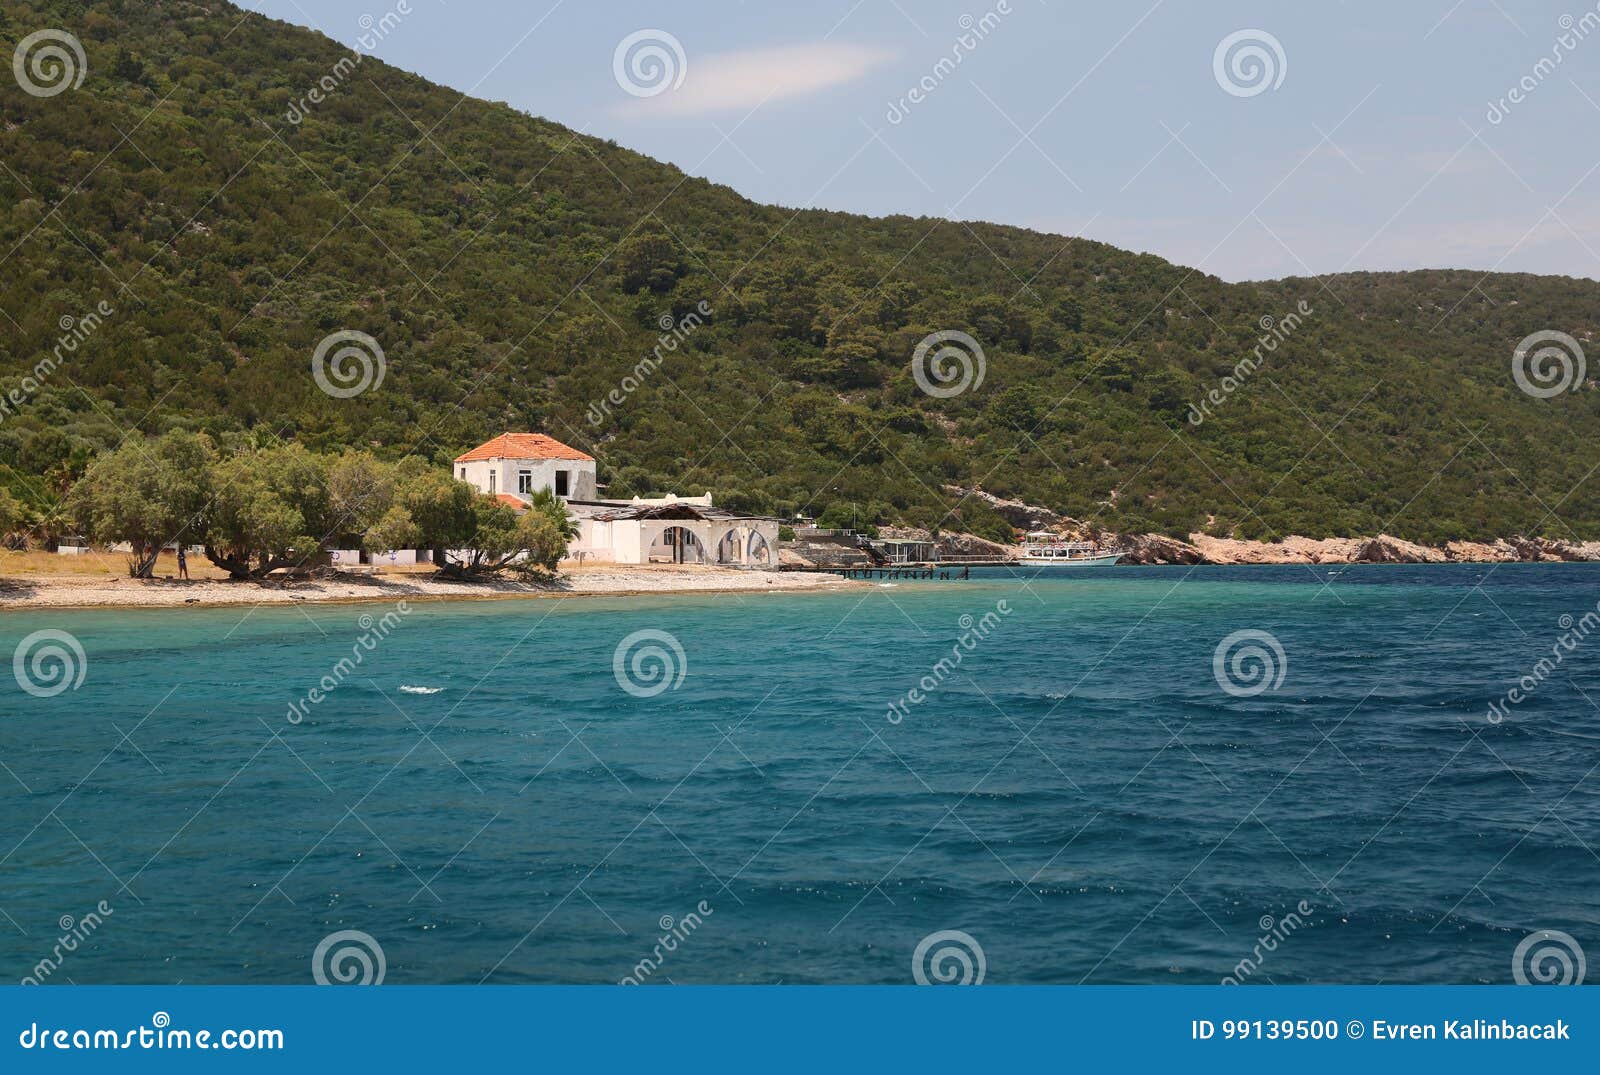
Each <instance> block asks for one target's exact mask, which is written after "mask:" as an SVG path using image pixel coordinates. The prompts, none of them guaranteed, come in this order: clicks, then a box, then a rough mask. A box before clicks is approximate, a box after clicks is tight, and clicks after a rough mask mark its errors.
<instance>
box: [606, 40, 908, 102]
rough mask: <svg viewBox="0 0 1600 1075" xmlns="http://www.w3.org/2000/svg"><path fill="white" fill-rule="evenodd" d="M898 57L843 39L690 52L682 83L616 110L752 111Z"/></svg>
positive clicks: (850, 79)
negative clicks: (734, 50) (731, 50)
mask: <svg viewBox="0 0 1600 1075" xmlns="http://www.w3.org/2000/svg"><path fill="white" fill-rule="evenodd" d="M893 58H894V53H893V52H890V51H887V50H884V49H880V48H874V47H872V46H870V45H858V44H851V43H849V42H842V41H841V42H832V41H819V42H817V43H815V44H806V45H784V46H779V47H775V48H758V49H741V50H739V51H737V52H719V53H712V54H710V55H706V56H697V55H695V54H694V53H692V52H690V53H689V54H688V57H687V64H686V66H687V68H688V71H687V73H686V74H685V76H684V79H683V84H682V85H680V86H678V87H677V88H676V89H672V90H668V91H666V92H663V93H660V94H658V95H656V96H653V97H647V98H642V99H639V100H632V101H628V102H625V103H624V104H622V105H620V106H618V108H617V109H616V111H617V113H618V114H621V115H628V116H635V117H637V116H641V115H658V116H659V115H674V116H694V115H707V114H710V113H715V112H737V111H746V112H748V111H749V110H750V109H752V108H755V107H756V106H757V105H759V104H761V103H762V102H767V103H774V102H777V101H782V100H787V99H791V98H795V97H804V96H806V95H808V94H813V93H820V92H821V91H823V90H827V89H831V88H833V87H834V86H842V85H844V84H846V83H849V82H853V81H855V80H856V79H858V78H860V77H861V76H862V75H865V74H866V73H867V72H868V71H871V70H873V69H874V68H876V67H879V66H881V65H882V64H884V63H887V62H888V61H889V60H891V59H893Z"/></svg>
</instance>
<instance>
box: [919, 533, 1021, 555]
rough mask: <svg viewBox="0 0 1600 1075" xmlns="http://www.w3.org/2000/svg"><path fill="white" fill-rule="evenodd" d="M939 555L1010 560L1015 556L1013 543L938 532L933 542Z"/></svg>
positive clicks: (1015, 550)
mask: <svg viewBox="0 0 1600 1075" xmlns="http://www.w3.org/2000/svg"><path fill="white" fill-rule="evenodd" d="M935 548H937V549H938V550H939V555H941V556H983V557H988V558H992V559H995V560H1010V559H1013V558H1015V557H1016V555H1017V547H1016V546H1015V545H1002V544H1000V543H999V542H997V541H989V540H986V539H985V538H981V537H977V536H975V535H973V534H940V535H939V540H938V541H937V542H936V543H935Z"/></svg>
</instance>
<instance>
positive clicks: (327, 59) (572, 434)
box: [0, 0, 1600, 541]
mask: <svg viewBox="0 0 1600 1075" xmlns="http://www.w3.org/2000/svg"><path fill="white" fill-rule="evenodd" d="M43 27H59V28H62V29H65V30H68V31H70V32H71V33H73V34H74V35H75V36H76V37H77V38H78V39H79V40H80V41H81V42H82V44H83V47H84V49H85V52H86V56H87V61H88V64H87V76H86V77H85V79H84V81H83V83H82V85H81V86H79V87H77V88H75V89H69V90H67V91H66V92H63V93H60V94H58V95H56V96H51V97H35V96H31V95H29V94H26V93H24V92H22V90H21V89H20V88H19V87H18V86H17V84H16V82H15V81H14V80H13V79H12V78H10V77H5V78H0V162H3V164H4V167H3V168H0V256H3V259H0V393H6V392H9V393H11V398H10V400H9V401H8V403H7V404H6V406H5V408H4V410H0V475H3V476H4V478H5V484H6V485H8V486H9V488H10V489H11V491H12V493H13V494H14V495H15V496H16V497H17V498H18V499H19V500H21V501H23V503H24V504H25V505H27V507H28V508H29V509H30V510H31V511H32V512H33V513H34V516H35V518H36V519H39V520H41V521H42V522H43V524H44V525H45V526H46V527H48V526H49V525H51V523H50V519H51V518H52V516H51V512H52V510H53V509H52V505H53V504H54V503H55V502H56V501H57V499H58V498H59V497H60V496H61V494H63V493H64V492H65V491H66V490H67V489H68V488H69V487H70V486H71V484H72V482H73V481H74V480H75V478H77V477H78V476H80V475H81V474H82V472H83V470H84V468H85V466H86V464H87V462H88V460H89V459H90V458H91V457H92V456H93V455H94V454H95V453H97V452H99V451H101V450H103V449H105V448H107V447H110V446H112V445H115V444H117V443H118V442H119V440H120V439H121V438H122V436H123V435H124V433H125V431H127V430H129V429H134V428H137V429H140V430H143V431H145V432H147V433H157V432H163V431H167V430H171V429H175V428H182V429H190V430H196V431H203V432H208V433H211V434H212V435H213V436H214V438H215V439H216V440H217V441H218V443H223V444H225V443H228V442H229V441H230V439H232V440H237V439H239V438H241V437H246V436H248V437H250V438H252V439H254V440H256V441H263V440H269V439H271V438H277V437H283V438H293V439H295V440H298V441H299V442H301V443H303V444H305V445H307V446H308V447H311V448H313V449H318V450H320V449H332V448H335V447H340V446H345V445H359V446H362V447H370V448H371V449H372V450H374V451H375V452H377V453H378V454H380V455H383V456H387V457H390V458H399V457H402V456H404V455H407V454H410V453H415V454H420V455H422V456H424V457H426V458H428V459H430V460H432V461H435V462H439V463H441V464H442V463H443V462H444V461H446V460H448V459H449V458H450V457H452V456H454V455H455V454H457V453H458V452H459V451H461V450H462V449H464V448H466V447H470V446H472V445H474V444H476V443H478V442H480V441H482V440H484V439H487V438H488V437H489V436H491V435H493V434H496V433H498V432H501V431H502V430H505V429H534V430H544V431H547V432H549V433H551V434H553V435H555V436H557V437H559V438H561V439H563V440H566V441H569V442H571V443H573V444H575V445H578V446H580V447H583V448H585V449H586V450H588V451H590V452H592V453H593V454H595V455H596V456H597V457H598V458H599V459H600V460H601V466H602V481H606V482H608V483H609V491H610V493H611V494H612V495H617V494H628V493H648V492H651V491H655V490H661V489H666V488H675V489H678V490H681V491H686V492H697V491H701V490H704V489H713V490H716V491H717V493H718V494H719V496H720V497H721V498H722V499H723V501H724V502H729V503H732V504H734V505H736V506H746V507H752V508H755V509H759V510H763V511H768V512H782V513H792V512H795V511H801V510H803V511H805V512H807V513H809V514H813V515H816V514H822V513H824V512H827V511H828V510H829V509H833V513H834V515H835V517H836V516H837V515H838V514H839V513H840V512H843V513H846V514H848V512H849V511H850V510H852V505H854V510H855V511H857V512H858V513H859V514H861V515H863V516H867V517H872V518H875V519H877V520H878V521H882V522H890V521H905V522H910V523H918V524H923V525H929V524H942V525H943V526H945V527H946V528H967V529H973V530H977V531H979V532H983V531H984V530H985V529H986V528H992V527H993V524H994V521H995V520H994V518H993V516H992V515H991V514H990V513H989V509H987V508H985V507H983V506H981V505H979V504H976V503H975V502H974V501H973V500H971V499H967V500H964V501H963V500H960V499H958V497H957V496H956V495H954V494H952V493H950V492H949V491H948V487H951V486H961V487H974V486H977V487H981V488H982V489H984V490H986V491H988V492H991V493H995V494H997V495H1001V496H1007V497H1016V498H1020V499H1025V500H1028V501H1030V502H1033V503H1038V504H1043V505H1047V506H1049V507H1051V508H1054V509H1056V510H1058V511H1061V512H1063V513H1065V514H1068V515H1071V516H1074V517H1078V518H1083V519H1091V520H1095V521H1098V522H1099V523H1101V524H1103V525H1105V526H1107V527H1110V528H1114V529H1119V530H1124V531H1146V530H1148V531H1164V532H1170V533H1175V534H1186V533H1188V532H1189V531H1191V530H1200V529H1203V530H1206V531H1208V532H1211V533H1215V534H1234V535H1236V536H1240V537H1264V536H1265V537H1270V536H1275V535H1283V534H1288V533H1299V534H1306V535H1310V536H1327V535H1335V534H1364V533H1374V532H1377V531H1379V530H1386V531H1388V532H1390V533H1394V534H1397V535H1399V536H1403V537H1410V538H1414V539H1420V540H1430V541H1442V540H1445V539H1450V538H1457V537H1493V536H1508V535H1513V534H1530V535H1532V534H1544V535H1549V536H1555V537H1581V538H1591V539H1592V538H1597V537H1600V483H1595V482H1584V481H1583V480H1582V479H1584V478H1585V476H1586V475H1587V474H1588V472H1589V470H1590V468H1591V467H1593V466H1594V465H1595V460H1594V459H1591V456H1593V455H1594V449H1593V446H1594V444H1595V443H1596V438H1597V435H1600V393H1596V392H1595V391H1593V390H1592V385H1589V384H1585V385H1583V386H1582V388H1581V390H1579V391H1575V392H1568V393H1564V394H1562V395H1559V396H1556V397H1554V398H1550V399H1537V398H1533V397H1531V396H1530V395H1528V394H1526V393H1524V392H1523V391H1521V390H1519V388H1518V387H1517V385H1516V383H1515V382H1514V381H1513V379H1512V376H1511V356H1512V352H1513V349H1514V347H1515V346H1516V344H1517V341H1519V340H1521V339H1523V338H1524V337H1526V336H1527V335H1529V334H1530V333H1533V332H1536V331H1540V330H1546V329H1553V330H1559V331H1562V332H1566V333H1570V334H1572V335H1573V336H1575V337H1577V338H1578V339H1579V340H1587V339H1588V338H1589V334H1590V333H1591V332H1592V331H1593V329H1594V328H1595V322H1596V319H1597V317H1600V285H1597V284H1595V283H1593V282H1591V281H1585V280H1574V279H1568V278H1558V277H1540V276H1527V275H1502V274H1489V275H1485V274H1482V273H1478V272H1465V271H1428V272H1416V273H1400V274H1394V273H1382V274H1365V273H1363V274H1351V275H1344V276H1334V277H1327V278H1323V279H1321V280H1309V279H1290V280H1282V281H1275V282H1271V283H1266V284H1225V283H1223V282H1221V281H1219V280H1217V279H1216V278H1214V277H1210V276H1206V275H1203V274H1201V273H1198V272H1193V271H1190V270H1187V269H1185V268H1183V267H1181V266H1176V265H1172V264H1169V263H1167V262H1165V261H1163V260H1161V259H1159V258H1156V257H1150V256H1140V255H1133V254H1129V253H1126V252H1123V251H1119V250H1117V249H1114V248H1112V247H1109V246H1106V245H1103V244H1099V243H1095V242H1089V241H1083V240H1066V239H1063V238H1061V237H1059V236H1053V235H1045V234H1039V233H1035V232H1030V231H1025V230H1021V229H1017V228H1009V227H998V226H992V225H985V224H972V225H967V224H962V223H950V222H942V221H935V220H930V219H912V218H907V217H894V218H887V219H869V218H866V217H860V216H852V215H848V214H843V213H831V212H810V211H808V212H798V213H796V212H794V211H792V210H790V209H784V208H777V207H771V206H763V205H757V204H755V203H752V202H750V201H748V200H746V199H744V198H742V197H740V196H739V195H738V194H737V193H735V192H734V191H732V190H730V189H728V188H726V187H720V186H716V185H714V184H711V183H708V182H705V181H703V180H701V179H697V178H693V177H689V176H686V175H684V174H683V173H682V172H680V171H679V170H678V169H676V168H674V167H672V166H670V165H666V164H662V163H660V162H657V161H654V160H651V159H649V158H647V157H643V156H641V155H639V154H637V153H633V152H630V151H628V150H626V149H624V148H621V147H619V146H617V145H614V144H610V143H607V142H604V141H600V140H597V139H593V138H587V137H583V136H580V135H577V134H575V133H574V132H573V131H571V130H569V129H567V128H564V127H562V126H560V125H559V124H558V123H555V122H551V121H548V120H544V119H538V118H534V117H530V116H527V115H524V114H522V113H519V112H516V111H514V110H512V109H510V108H508V107H505V106H503V105H497V104H491V103H487V102H483V101H478V100H473V99H470V98H463V97H462V95H461V94H460V93H458V92H456V91H454V90H450V89H446V88H444V87H440V86H436V85H433V84H430V83H428V82H427V81H425V80H423V79H421V78H418V77H416V76H414V75H411V74H407V73H405V72H402V71H399V70H396V69H393V68H390V67H386V66H384V65H383V64H381V63H380V62H378V61H376V60H373V59H365V60H362V61H361V62H360V63H359V64H358V65H355V66H354V68H353V70H352V69H350V65H349V64H348V63H347V64H346V66H345V71H344V73H343V74H342V75H340V76H339V78H338V84H337V85H336V87H335V88H334V89H332V90H331V91H330V92H329V93H328V94H327V99H326V100H325V101H323V102H322V103H320V104H316V103H313V104H310V105H309V106H308V107H304V111H305V113H306V117H305V119H304V120H303V122H299V123H292V122H290V121H289V119H288V118H286V117H287V115H288V113H290V111H291V109H292V108H297V107H302V103H303V101H304V98H305V96H306V94H307V91H308V90H309V89H311V87H313V86H314V85H315V84H316V83H317V82H318V81H319V80H321V79H323V78H324V77H325V76H329V74H330V72H332V71H334V70H335V69H336V65H338V64H339V63H340V61H341V59H348V56H349V54H348V52H347V51H345V50H344V49H343V48H342V47H340V46H338V45H337V44H335V43H333V42H331V41H329V40H327V39H325V38H323V37H321V36H319V35H316V34H314V33H311V32H309V31H306V30H302V29H298V28H295V27H291V26H288V25H286V24H282V23H277V22H274V21H271V20H268V19H264V18H261V17H259V16H256V15H253V14H246V13H244V12H242V11H240V10H239V9H237V8H235V7H233V6H231V5H229V4H226V3H222V2H219V0H207V2H205V3H199V2H184V0H127V2H120V0H100V2H94V3H87V4H85V3H82V2H81V0H80V2H72V3H69V2H66V0H20V2H19V0H0V46H3V48H4V52H5V55H8V56H9V55H10V54H11V53H12V50H13V48H14V47H15V46H16V44H17V42H19V41H20V40H21V39H22V38H24V37H25V36H27V35H28V34H30V33H32V32H34V31H35V30H37V29H40V28H43ZM102 302H104V303H107V304H109V306H110V307H111V308H112V309H113V311H114V312H112V313H111V314H109V315H107V316H105V317H104V319H103V323H101V324H99V325H98V326H95V327H94V328H93V331H92V332H90V333H88V335H87V338H86V339H84V340H83V341H82V342H81V343H75V344H74V346H75V347H76V350H69V351H65V352H63V360H62V361H61V362H60V363H59V366H58V367H57V368H55V369H53V370H50V371H48V372H47V374H46V375H44V376H41V377H37V378H31V379H30V371H32V370H34V368H35V367H36V366H37V365H38V363H39V362H40V361H41V359H43V358H45V357H46V356H48V355H50V354H51V353H52V351H53V349H54V348H56V347H57V345H58V342H59V341H60V340H61V338H62V337H63V336H66V335H71V333H70V332H68V331H64V329H63V327H62V326H63V325H64V324H67V322H65V321H64V320H63V319H64V318H74V319H81V318H82V317H83V316H84V315H85V314H88V313H90V312H91V311H93V310H94V309H95V308H96V306H97V304H100V303H102ZM702 302H703V303H705V304H707V306H708V308H709V309H710V310H711V315H710V317H709V318H708V319H707V324H706V325H705V326H704V327H701V328H698V329H695V330H694V331H692V332H690V333H689V334H688V335H687V337H686V339H685V340H684V342H683V344H682V345H681V346H680V347H679V348H678V349H677V350H676V351H673V352H670V353H666V358H665V361H664V362H663V363H662V365H661V366H660V368H659V369H657V370H655V371H654V372H650V373H648V374H647V375H646V376H644V377H643V378H642V381H643V384H642V386H641V387H639V388H638V390H637V391H635V392H633V393H632V394H631V395H628V396H627V397H626V398H625V399H623V400H622V402H621V403H619V404H616V405H614V406H610V407H609V409H608V411H594V412H591V405H592V404H595V403H597V402H598V401H601V400H603V399H605V397H606V396H607V394H608V393H609V392H611V391H612V390H613V389H615V388H617V386H618V385H619V383H621V381H622V380H623V378H624V377H625V376H626V375H627V374H628V373H629V371H632V370H634V368H635V367H636V366H638V364H639V363H640V362H641V360H643V359H644V358H645V357H646V356H647V355H649V354H650V352H651V350H652V348H654V347H655V346H656V343H657V338H658V336H659V334H660V332H661V329H660V327H659V326H660V323H661V321H662V319H663V318H668V319H673V318H682V317H683V316H684V315H685V314H687V313H689V312H690V311H692V310H694V309H695V308H696V306H697V304H699V303H702ZM1301 302H1304V303H1306V304H1308V305H1309V307H1310V309H1311V313H1310V314H1308V315H1306V316H1305V318H1304V322H1303V324H1301V325H1300V326H1299V327H1298V328H1296V329H1295V330H1294V331H1293V332H1292V334H1290V335H1289V336H1288V337H1287V339H1286V340H1285V341H1284V342H1283V343H1282V344H1281V345H1279V346H1278V347H1277V349H1276V350H1275V351H1273V352H1271V353H1270V354H1266V357H1265V361H1264V362H1263V363H1262V364H1261V366H1260V368H1259V369H1258V370H1256V371H1255V372H1254V373H1252V374H1250V375H1249V376H1248V377H1246V378H1245V379H1244V383H1243V384H1242V385H1240V386H1239V387H1238V389H1237V390H1236V391H1234V392H1232V393H1231V394H1228V395H1226V396H1225V397H1224V398H1223V401H1222V402H1221V403H1219V404H1215V405H1213V407H1212V408H1211V410H1212V413H1211V415H1210V416H1209V417H1207V418H1206V419H1205V420H1204V421H1203V422H1201V423H1200V424H1198V425H1195V424H1193V423H1191V422H1190V421H1189V419H1188V416H1189V414H1190V405H1191V404H1196V403H1200V402H1201V401H1202V400H1203V398H1204V397H1205V395H1206V393H1208V392H1210V391H1211V390H1213V389H1215V388H1217V387H1218V385H1219V383H1220V381H1221V378H1222V377H1223V376H1224V375H1225V374H1228V373H1230V371H1232V370H1234V368H1235V367H1236V365H1237V364H1238V363H1239V362H1240V361H1241V360H1242V359H1244V358H1245V357H1246V356H1247V355H1249V354H1250V352H1251V350H1252V348H1254V347H1255V346H1256V344H1257V341H1258V339H1259V338H1260V337H1262V336H1263V335H1264V330H1263V327H1262V318H1263V317H1272V318H1275V319H1281V318H1282V317H1283V316H1284V315H1285V314H1287V313H1290V312H1292V311H1294V310H1295V309H1296V308H1297V305H1298V304H1300V303H1301ZM951 329H956V330H962V331H965V332H967V333H970V334H971V335H972V336H973V337H974V338H975V339H976V340H978V341H979V342H980V343H981V345H982V347H983V350H984V352H985V356H986V360H987V364H986V372H985V377H984V380H983V383H982V384H981V386H978V387H976V388H975V389H973V390H970V391H967V392H964V393H962V394H960V395H957V396H954V397H951V398H948V399H945V398H934V397H931V396H929V395H927V394H925V393H923V392H922V391H920V390H919V389H918V387H917V384H916V382H915V381H914V379H913V377H912V372H911V359H912V354H913V351H914V350H915V348H916V346H917V344H918V342H919V341H920V340H922V339H923V337H924V336H926V335H927V334H928V333H930V332H934V331H937V330H951ZM340 330H355V331H359V332H363V333H367V334H369V335H370V336H372V337H373V338H374V339H376V340H377V341H378V342H379V343H380V344H381V346H382V348H383V350H384V353H385V356H386V363H387V365H386V371H385V376H384V379H383V381H382V383H381V385H378V386H376V387H374V388H372V389H371V390H369V391H366V392H364V393H362V394H360V395H358V396H356V397H354V398H349V399H342V398H333V397H330V396H329V395H327V394H325V393H324V392H323V391H321V390H319V388H318V387H317V384H316V383H315V381H314V380H313V378H312V376H311V359H312V355H313V353H314V351H315V349H316V347H317V345H318V343H319V342H320V341H321V340H322V339H323V338H324V337H326V336H327V335H329V334H330V333H333V332H337V331H340ZM35 382H37V383H35ZM591 413H592V414H593V416H594V417H597V418H599V421H598V422H594V421H591Z"/></svg>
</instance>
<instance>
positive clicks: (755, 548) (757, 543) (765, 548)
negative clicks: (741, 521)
mask: <svg viewBox="0 0 1600 1075" xmlns="http://www.w3.org/2000/svg"><path fill="white" fill-rule="evenodd" d="M749 550H750V560H749V562H750V563H752V564H760V565H761V566H762V567H766V566H767V565H769V564H771V563H772V546H771V545H770V544H768V543H767V539H766V538H764V537H762V536H761V531H759V530H752V531H750V545H749Z"/></svg>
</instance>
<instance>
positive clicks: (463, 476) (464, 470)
mask: <svg viewBox="0 0 1600 1075" xmlns="http://www.w3.org/2000/svg"><path fill="white" fill-rule="evenodd" d="M461 480H462V481H466V480H467V468H466V467H462V468H461Z"/></svg>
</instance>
